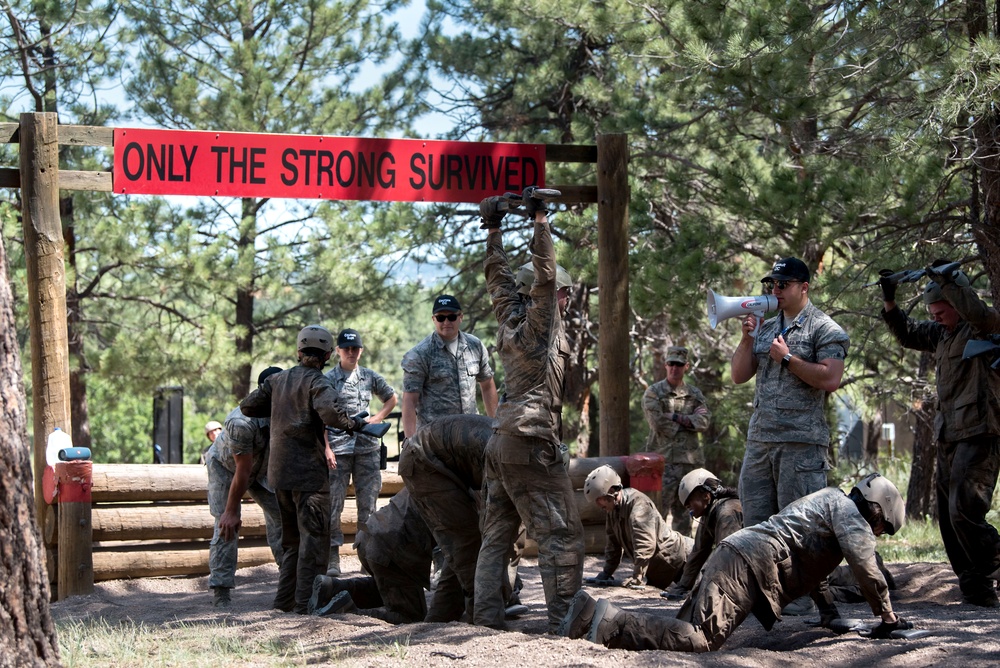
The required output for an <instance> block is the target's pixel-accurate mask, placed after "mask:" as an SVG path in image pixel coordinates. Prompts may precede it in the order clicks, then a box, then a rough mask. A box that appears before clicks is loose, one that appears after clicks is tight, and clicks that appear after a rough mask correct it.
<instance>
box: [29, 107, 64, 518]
mask: <svg viewBox="0 0 1000 668" xmlns="http://www.w3.org/2000/svg"><path fill="white" fill-rule="evenodd" d="M20 120H21V127H20V143H21V148H20V166H21V200H22V202H23V209H22V220H23V225H24V255H25V258H26V260H27V270H28V326H29V331H30V335H31V337H30V341H31V381H32V382H31V399H32V412H33V415H32V431H33V433H34V438H33V442H34V447H33V451H34V454H35V456H34V460H35V465H34V473H35V508H36V510H37V511H38V512H37V517H38V520H39V521H41V519H42V518H44V517H45V499H44V498H43V495H42V472H43V471H44V470H45V442H46V439H47V438H48V435H49V434H50V433H52V430H53V429H54V428H56V427H61V428H62V430H63V431H65V432H66V433H68V434H70V433H72V425H71V424H70V410H69V340H68V337H67V333H66V268H65V266H64V263H63V234H62V223H61V221H60V218H59V147H58V140H59V128H58V123H59V119H58V116H57V115H56V114H52V113H26V114H21V119H20Z"/></svg>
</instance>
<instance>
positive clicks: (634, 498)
mask: <svg viewBox="0 0 1000 668" xmlns="http://www.w3.org/2000/svg"><path fill="white" fill-rule="evenodd" d="M604 527H605V530H606V531H607V535H608V545H607V547H606V548H605V550H604V572H605V573H607V574H608V575H611V574H613V573H614V572H615V571H616V570H617V569H618V564H620V563H621V561H622V553H623V552H624V553H625V554H626V555H627V556H628V557H629V559H631V560H632V576H633V577H635V578H637V579H639V581H640V582H645V580H646V571H647V570H648V569H649V565H650V562H652V561H661V562H663V563H664V564H665V565H666V566H668V567H669V569H670V570H673V571H674V572H677V571H680V569H682V568H683V567H684V562H685V561H686V560H687V557H688V553H689V552H690V551H691V538H689V537H688V536H683V535H681V534H679V533H678V532H676V531H674V530H673V529H671V528H670V527H668V526H667V523H666V522H664V521H663V517H662V516H661V515H660V511H658V510H657V509H656V504H654V503H653V502H652V500H650V498H649V497H648V496H646V495H645V494H643V493H642V492H640V491H637V490H634V489H632V488H631V487H626V488H624V489H622V491H621V495H620V497H619V500H618V502H617V503H616V504H615V505H614V507H613V508H612V509H611V512H609V513H608V517H607V520H606V521H605V524H604Z"/></svg>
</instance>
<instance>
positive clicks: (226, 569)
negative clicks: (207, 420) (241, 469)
mask: <svg viewBox="0 0 1000 668" xmlns="http://www.w3.org/2000/svg"><path fill="white" fill-rule="evenodd" d="M268 423H269V420H268V419H267V418H248V417H244V416H243V413H242V412H241V411H240V409H239V408H234V409H233V411H232V412H231V413H230V414H229V416H228V417H226V425H225V427H224V428H223V430H222V432H220V433H219V435H218V437H217V438H216V439H215V442H214V443H213V444H212V446H211V447H210V448H209V449H208V454H207V458H206V461H205V464H206V465H207V467H208V509H209V511H210V512H211V513H212V517H214V518H215V531H214V533H213V534H212V542H211V543H210V544H209V548H208V567H209V569H210V570H211V575H209V577H208V586H209V587H226V588H228V589H232V588H233V587H234V586H236V563H237V544H238V542H239V540H238V537H235V536H234V537H233V539H232V540H223V539H222V535H221V534H220V533H219V518H220V517H222V514H223V513H224V512H225V511H226V502H227V501H228V500H229V487H230V486H231V485H232V483H233V476H234V475H235V473H236V460H235V459H233V455H252V456H253V463H252V464H251V469H250V487H249V488H248V489H247V492H248V493H249V494H250V498H252V499H253V500H254V501H256V502H257V505H258V506H260V509H261V510H263V511H264V527H265V531H266V533H267V544H268V545H270V546H271V553H272V554H273V555H274V562H275V563H276V564H278V565H279V566H280V565H281V552H282V549H281V517H280V516H279V513H278V501H277V500H276V499H275V498H274V492H272V491H271V490H270V489H269V488H268V487H267V458H268V455H269V448H270V446H269V444H268V432H269V428H268Z"/></svg>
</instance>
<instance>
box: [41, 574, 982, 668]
mask: <svg viewBox="0 0 1000 668" xmlns="http://www.w3.org/2000/svg"><path fill="white" fill-rule="evenodd" d="M341 561H342V564H341V566H342V568H343V570H344V576H345V577H350V576H358V575H360V574H361V573H360V564H359V562H358V560H357V558H355V557H351V556H342V557H341ZM602 564H603V562H602V560H601V558H600V557H597V556H588V557H587V561H586V568H585V571H584V572H585V575H594V574H596V573H598V572H599V571H600V570H601V566H602ZM627 568H628V567H627V566H626V565H624V564H623V566H622V569H620V572H626V570H627ZM889 568H890V570H891V571H892V573H893V574H894V575H895V578H896V583H897V588H898V589H897V590H896V591H894V592H893V593H892V600H893V607H894V609H895V610H896V611H897V612H898V613H899V614H901V615H902V616H903V617H905V618H906V619H908V620H910V621H912V622H913V623H914V624H915V626H916V627H917V628H923V629H930V630H932V631H933V635H931V636H930V637H927V638H924V639H920V640H912V641H907V640H868V639H865V638H861V637H860V636H858V635H857V634H856V633H849V634H847V635H843V636H837V635H834V634H833V633H832V632H830V631H828V630H826V629H817V628H813V627H811V626H809V625H808V624H807V621H808V620H809V619H810V618H809V617H788V616H786V617H785V618H784V619H783V620H782V621H780V622H778V624H776V625H775V627H774V628H773V629H772V630H771V631H770V632H767V631H765V630H764V629H763V627H761V625H760V624H759V623H758V622H757V620H756V619H754V617H753V616H752V615H751V616H750V617H749V618H748V619H747V620H746V621H745V622H744V623H743V624H742V625H741V626H740V627H739V628H738V629H737V630H736V632H735V633H734V634H733V635H732V636H731V637H730V638H729V640H728V641H727V642H726V644H725V645H724V646H723V648H722V649H721V650H719V651H717V652H713V653H711V654H701V655H694V654H683V653H676V652H662V651H645V652H626V651H624V650H611V649H607V648H605V647H602V646H600V645H595V644H592V643H589V642H587V641H586V640H569V639H566V638H559V637H553V636H549V635H546V634H545V629H546V615H545V604H544V597H543V594H542V585H541V580H540V578H539V575H538V566H537V560H535V559H526V560H524V561H523V562H522V565H521V576H522V579H523V580H524V591H523V592H522V594H521V598H522V602H524V603H525V604H526V605H528V606H529V607H530V608H531V612H530V613H528V614H526V615H524V616H523V617H521V618H520V619H517V620H511V621H510V622H508V624H509V630H507V631H494V630H491V629H485V628H480V627H475V626H470V625H468V624H463V623H451V624H422V623H421V624H407V625H401V626H392V625H391V624H387V623H385V622H382V621H380V620H378V619H374V618H371V617H364V616H359V615H336V616H332V617H310V616H301V615H295V614H291V613H281V612H278V611H276V610H272V609H271V602H272V599H273V596H274V591H275V586H276V582H277V568H276V567H275V566H274V565H273V564H272V565H267V566H258V567H255V568H249V569H243V570H240V571H237V575H236V589H234V590H233V603H232V606H231V607H230V608H228V609H224V610H222V611H220V610H218V609H215V608H213V607H212V605H211V599H212V596H211V591H210V590H209V589H208V584H207V581H208V578H207V577H197V578H194V577H188V578H184V577H173V578H144V579H137V580H116V581H109V582H101V583H97V585H96V586H95V592H94V593H93V594H91V595H88V596H77V597H72V598H69V599H67V600H64V601H60V602H58V603H55V604H53V606H52V611H53V615H54V616H55V618H56V619H57V620H58V621H60V622H66V621H71V620H84V619H88V618H91V619H95V618H99V619H103V620H104V621H106V622H107V623H108V624H111V625H115V624H118V623H122V622H135V623H142V624H145V625H147V626H157V625H164V626H170V625H174V624H178V623H183V624H185V625H187V626H189V627H190V626H197V625H199V624H213V625H217V624H218V623H220V622H225V623H226V624H227V625H228V626H234V627H238V628H240V632H241V634H243V635H245V636H248V637H254V636H255V637H258V638H260V639H266V640H275V641H279V642H285V643H287V642H294V643H297V646H298V647H299V648H300V651H301V652H302V654H303V656H304V657H305V660H306V662H307V663H309V664H310V665H332V664H336V665H342V666H372V667H378V666H403V665H405V666H407V667H409V668H422V667H425V666H427V667H431V666H433V667H438V666H449V667H455V668H466V667H469V666H495V665H517V666H528V667H533V666H538V667H541V666H544V667H546V668H549V667H552V666H600V667H601V668H606V667H607V666H617V665H625V664H628V665H631V666H637V667H642V666H659V665H663V664H670V665H679V666H694V665H698V666H745V667H758V666H767V667H770V666H782V667H784V666H788V665H799V666H802V665H808V666H825V665H831V666H879V668H889V667H892V666H900V667H904V666H905V667H906V668H915V667H918V666H938V665H951V666H955V665H958V666H963V668H964V667H967V666H980V665H996V663H997V656H998V652H1000V638H998V633H997V632H998V630H1000V625H998V621H1000V609H986V608H978V607H975V606H971V605H967V604H964V603H962V601H961V596H960V594H959V592H958V581H957V578H956V577H955V575H954V574H953V573H952V572H951V569H950V568H949V567H948V565H947V564H944V563H894V564H889ZM587 589H588V591H590V593H591V594H592V595H593V596H595V597H602V596H603V597H606V598H610V599H612V600H613V601H614V603H615V604H616V605H618V606H619V607H622V608H626V609H631V610H644V611H647V612H651V613H655V614H664V615H674V614H676V612H677V609H678V608H679V607H680V603H677V602H668V601H667V600H666V599H663V598H661V597H660V595H659V594H660V592H659V590H658V589H655V588H647V589H646V590H644V591H632V590H627V589H623V588H620V587H614V588H598V587H588V588H587ZM838 608H839V609H840V612H841V615H842V616H843V617H859V618H862V619H864V620H866V622H869V621H870V622H871V623H872V624H874V623H875V621H876V620H875V618H874V616H873V615H872V614H871V610H870V609H869V608H868V607H867V605H865V604H858V605H850V604H843V603H839V604H838ZM387 647H400V648H403V649H402V650H400V651H397V652H387V651H386V648H387ZM331 657H332V658H331Z"/></svg>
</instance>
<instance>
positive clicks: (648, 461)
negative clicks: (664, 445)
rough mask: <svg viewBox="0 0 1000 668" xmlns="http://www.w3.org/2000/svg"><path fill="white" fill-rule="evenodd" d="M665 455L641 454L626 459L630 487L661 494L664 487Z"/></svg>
mask: <svg viewBox="0 0 1000 668" xmlns="http://www.w3.org/2000/svg"><path fill="white" fill-rule="evenodd" d="M663 466H664V461H663V455H660V454H657V453H655V452H639V453H636V454H634V455H629V456H628V457H627V458H626V459H625V470H626V471H628V476H629V487H631V488H632V489H637V490H639V491H640V492H659V491H660V489H661V487H662V486H663Z"/></svg>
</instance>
